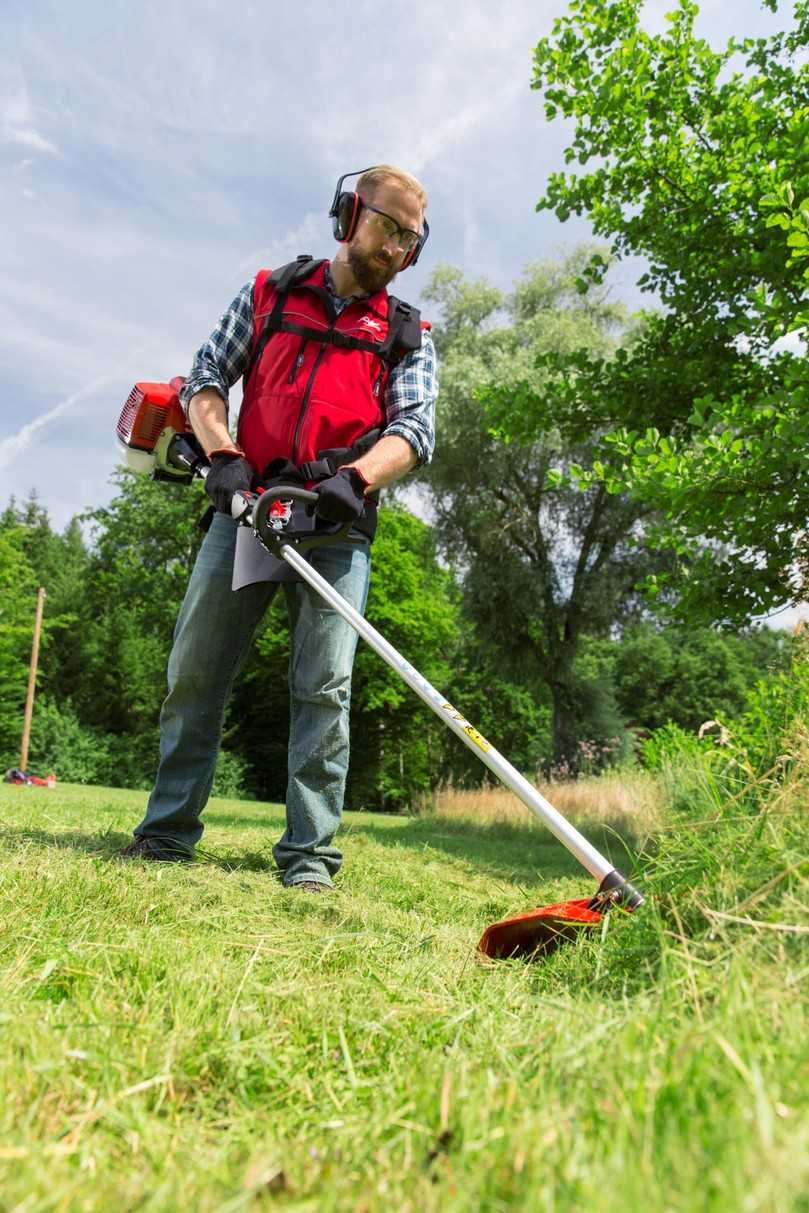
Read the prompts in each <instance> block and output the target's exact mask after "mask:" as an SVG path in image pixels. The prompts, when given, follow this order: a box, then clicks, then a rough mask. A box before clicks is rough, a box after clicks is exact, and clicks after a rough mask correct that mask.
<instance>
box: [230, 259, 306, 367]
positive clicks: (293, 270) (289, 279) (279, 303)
mask: <svg viewBox="0 0 809 1213" xmlns="http://www.w3.org/2000/svg"><path fill="white" fill-rule="evenodd" d="M322 264H323V259H322V258H321V260H320V261H316V260H315V259H314V257H313V256H312V255H311V253H301V254H299V256H297V257H296V258H295V260H294V261H290V262H288V264H287V265H282V266H279V268H278V269H277V270H273V272H272V273H271V274H270V275H269V277H268V278H267V282H271V283H272V285H273V286H274V287H275V303H274V305H273V309H272V311H271V312H270V313H269V314H268V315H267V317H266V319H265V321H264V324H263V326H262V329H261V333H260V334H259V338H258V341H257V342H256V344H255V348H254V349H253V350H252V351H251V354H250V362H249V363H248V365H247V368H246V369H245V372H244V378H245V380H246V379H247V377H248V376H249V374H250V372H251V371H252V369H253V367H254V366H255V364H256V363H257V362H258V361H259V359H260V358H261V355H262V354H263V353H264V348H265V346H266V344H267V342H268V341H269V339H270V337H272V335H273V333H277V332H279V331H280V329H281V318H282V316H283V313H284V304H285V303H286V298H287V295H288V293H289V291H290V290H291V289H292V287H293V286H298V284H299V283H301V282H305V281H306V279H307V278H310V277H311V276H312V274H314V272H315V270H316V269H317V268H318V266H321V265H322Z"/></svg>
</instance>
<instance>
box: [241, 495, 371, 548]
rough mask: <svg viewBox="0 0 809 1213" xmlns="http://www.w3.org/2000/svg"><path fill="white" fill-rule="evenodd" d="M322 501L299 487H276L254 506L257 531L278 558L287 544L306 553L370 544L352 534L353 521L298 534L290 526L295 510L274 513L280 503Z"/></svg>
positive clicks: (312, 502) (253, 517)
mask: <svg viewBox="0 0 809 1213" xmlns="http://www.w3.org/2000/svg"><path fill="white" fill-rule="evenodd" d="M318 500H319V495H318V494H317V493H313V492H312V490H311V489H305V488H303V487H302V486H301V485H299V484H275V485H273V486H272V488H269V489H264V491H263V492H262V494H261V496H260V497H259V498H258V501H257V502H256V503H255V505H254V506H253V515H252V526H253V530H254V531H255V532H256V534H257V535H258V537H259V539H260V540H261V542H262V543H263V544H264V546H265V547H266V548H268V549H269V550H270V551H271V552H272V554H273V555H274V556H280V554H281V548H282V547H284V546H287V545H289V546H291V547H294V548H296V549H297V551H299V552H306V551H308V550H309V548H316V547H322V546H323V545H324V544H330V543H365V542H366V540H365V539H364V538H363V537H362V536H361V535H352V534H351V533H350V532H351V528H352V527H353V525H354V522H353V521H349V522H336V523H333V524H332V525H331V526H328V527H325V528H323V529H322V530H318V531H312V530H306V531H295V530H294V528H292V527H290V524H291V523H292V521H293V515H292V511H291V510H290V511H288V512H287V514H286V516H284V515H283V514H282V513H281V512H279V511H276V512H273V506H274V505H275V504H276V502H279V501H280V502H285V501H289V502H292V501H302V502H305V503H306V504H307V505H317V502H318ZM312 513H314V511H312Z"/></svg>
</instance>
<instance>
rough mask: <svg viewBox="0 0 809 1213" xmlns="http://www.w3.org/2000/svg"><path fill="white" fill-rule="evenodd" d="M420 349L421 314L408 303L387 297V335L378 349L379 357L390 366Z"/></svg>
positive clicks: (393, 297)
mask: <svg viewBox="0 0 809 1213" xmlns="http://www.w3.org/2000/svg"><path fill="white" fill-rule="evenodd" d="M420 349H421V312H420V311H419V309H418V308H417V307H413V306H412V304H410V303H405V302H404V301H403V300H401V299H397V298H396V296H395V295H389V296H388V335H387V337H386V338H385V340H384V342H383V343H382V346H381V348H380V349H379V357H380V358H383V359H384V360H385V362H388V363H389V364H390V365H391V366H395V365H396V363H397V362H401V360H402V359H403V358H404V357H405V355H406V354H410V353H412V351H413V350H420Z"/></svg>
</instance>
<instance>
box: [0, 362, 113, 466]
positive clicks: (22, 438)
mask: <svg viewBox="0 0 809 1213" xmlns="http://www.w3.org/2000/svg"><path fill="white" fill-rule="evenodd" d="M118 378H119V376H118V375H117V374H113V375H102V376H100V377H99V378H98V379H94V380H92V382H91V383H88V384H86V385H85V386H84V387H83V388H80V389H79V391H78V392H73V393H72V394H71V395H70V396H66V397H65V399H64V400H60V401H59V403H58V404H56V405H54V407H53V408H52V409H49V410H48V412H47V413H43V414H42V415H41V416H40V417H36V418H35V419H34V420H33V421H29V422H27V423H26V424H25V425H24V426H23V427H22V428H21V429H20V430H18V432H17V433H16V434H12V435H11V436H10V437H9V438H3V439H2V440H0V468H6V467H10V466H11V463H12V461H13V460H14V459H16V458H18V456H19V455H20V454H21V453H22V452H23V451H24V450H25V449H26V447H29V446H30V445H31V443H32V442H33V440H34V438H36V436H37V434H39V433H40V431H41V430H44V429H45V428H46V427H47V426H49V425H51V424H52V423H53V422H54V421H56V419H57V418H58V417H61V416H62V415H63V414H64V413H66V412H67V411H68V410H69V409H72V408H73V406H74V405H76V404H79V402H80V401H82V400H85V399H86V398H87V397H88V396H92V395H93V394H94V393H95V392H97V391H98V390H99V389H100V388H102V387H106V386H107V385H108V384H110V383H112V382H113V381H114V380H115V379H118Z"/></svg>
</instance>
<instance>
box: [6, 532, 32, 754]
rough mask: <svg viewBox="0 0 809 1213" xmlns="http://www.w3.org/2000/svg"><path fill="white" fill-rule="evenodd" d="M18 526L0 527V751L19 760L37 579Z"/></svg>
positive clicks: (22, 534) (23, 537)
mask: <svg viewBox="0 0 809 1213" xmlns="http://www.w3.org/2000/svg"><path fill="white" fill-rule="evenodd" d="M24 539H25V535H24V532H23V530H22V528H21V527H14V528H10V527H0V753H2V754H3V755H4V766H11V765H15V764H16V763H17V762H18V761H19V744H20V735H21V730H22V722H23V710H24V706H25V694H26V689H27V686H28V668H29V661H30V656H31V639H32V634H33V627H34V614H35V607H36V578H35V577H34V573H33V570H32V568H31V566H30V564H29V563H28V560H27V559H26V557H25V551H24Z"/></svg>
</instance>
